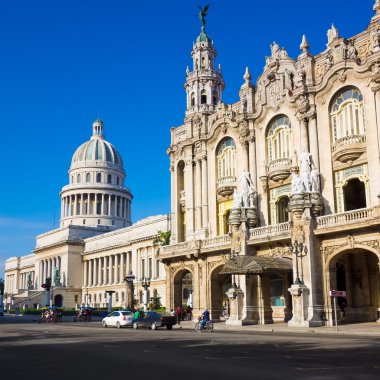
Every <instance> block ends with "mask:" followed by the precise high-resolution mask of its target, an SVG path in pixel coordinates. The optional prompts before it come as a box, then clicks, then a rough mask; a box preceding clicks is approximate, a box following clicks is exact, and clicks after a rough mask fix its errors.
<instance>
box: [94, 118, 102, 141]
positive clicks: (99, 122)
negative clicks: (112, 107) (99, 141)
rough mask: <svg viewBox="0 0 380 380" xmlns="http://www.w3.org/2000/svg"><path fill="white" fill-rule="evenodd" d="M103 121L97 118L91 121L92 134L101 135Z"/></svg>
mask: <svg viewBox="0 0 380 380" xmlns="http://www.w3.org/2000/svg"><path fill="white" fill-rule="evenodd" d="M103 130H104V123H103V121H102V120H100V119H99V118H98V119H96V120H95V121H94V122H93V123H92V135H93V136H98V137H103Z"/></svg>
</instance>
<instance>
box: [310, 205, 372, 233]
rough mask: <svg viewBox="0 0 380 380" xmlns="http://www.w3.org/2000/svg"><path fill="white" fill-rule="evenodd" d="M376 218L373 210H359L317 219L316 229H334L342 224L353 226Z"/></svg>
mask: <svg viewBox="0 0 380 380" xmlns="http://www.w3.org/2000/svg"><path fill="white" fill-rule="evenodd" d="M376 216H377V213H375V208H362V209H359V210H353V211H346V212H342V213H339V214H333V215H326V216H319V217H317V229H319V228H324V227H334V226H339V225H342V224H353V223H358V222H364V221H368V220H369V219H374V218H375V217H376Z"/></svg>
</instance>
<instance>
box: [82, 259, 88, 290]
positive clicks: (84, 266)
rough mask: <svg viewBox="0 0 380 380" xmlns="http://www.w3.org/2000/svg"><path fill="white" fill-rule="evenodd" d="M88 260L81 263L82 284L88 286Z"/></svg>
mask: <svg viewBox="0 0 380 380" xmlns="http://www.w3.org/2000/svg"><path fill="white" fill-rule="evenodd" d="M87 276H88V261H87V260H86V261H84V265H83V285H84V286H88V277H87Z"/></svg>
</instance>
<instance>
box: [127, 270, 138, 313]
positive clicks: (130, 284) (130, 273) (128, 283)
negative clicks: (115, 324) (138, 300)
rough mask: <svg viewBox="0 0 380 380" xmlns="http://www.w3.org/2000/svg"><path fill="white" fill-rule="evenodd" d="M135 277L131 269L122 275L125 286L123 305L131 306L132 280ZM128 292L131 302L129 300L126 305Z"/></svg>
mask: <svg viewBox="0 0 380 380" xmlns="http://www.w3.org/2000/svg"><path fill="white" fill-rule="evenodd" d="M135 278H136V276H134V275H133V274H132V271H131V272H129V275H127V276H125V277H124V281H125V284H126V286H127V288H126V292H125V307H128V306H130V307H133V303H134V302H133V280H134V279H135ZM129 292H131V302H130V305H128V303H129Z"/></svg>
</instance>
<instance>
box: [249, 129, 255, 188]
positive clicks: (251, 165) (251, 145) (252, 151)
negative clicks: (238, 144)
mask: <svg viewBox="0 0 380 380" xmlns="http://www.w3.org/2000/svg"><path fill="white" fill-rule="evenodd" d="M248 151H249V172H250V173H251V178H252V181H253V185H254V186H255V190H256V191H257V168H256V141H255V138H254V137H252V138H250V140H249V142H248Z"/></svg>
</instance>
